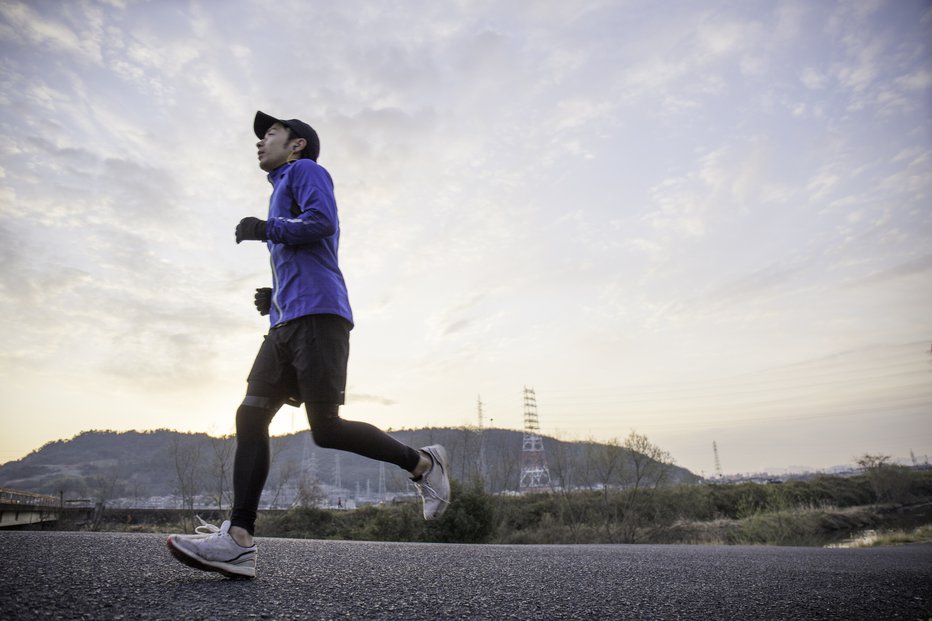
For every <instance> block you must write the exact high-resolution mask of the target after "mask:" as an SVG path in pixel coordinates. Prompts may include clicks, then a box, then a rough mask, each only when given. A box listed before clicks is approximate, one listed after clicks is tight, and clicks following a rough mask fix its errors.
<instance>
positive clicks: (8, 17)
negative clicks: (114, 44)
mask: <svg viewBox="0 0 932 621" xmlns="http://www.w3.org/2000/svg"><path fill="white" fill-rule="evenodd" d="M77 6H78V5H73V7H72V10H80V9H77V8H75V7H77ZM69 13H71V10H66V11H64V14H65V15H66V16H67V15H68V14H69ZM0 19H2V20H3V22H4V25H5V26H6V27H5V28H4V29H3V30H2V31H0V36H2V38H3V39H4V40H7V41H11V40H12V41H15V42H17V43H19V44H20V45H37V46H42V47H48V48H50V49H52V50H55V51H59V52H65V53H67V54H71V55H74V57H76V58H80V59H83V60H85V61H89V62H93V63H100V62H101V58H102V57H101V51H100V46H99V33H97V32H95V31H94V29H93V23H88V22H86V21H85V22H84V24H85V27H84V28H81V29H72V28H70V27H69V26H68V25H66V24H63V23H62V22H60V21H58V20H55V19H52V18H50V17H47V16H44V15H40V14H39V13H37V12H36V11H34V10H33V9H32V7H30V6H28V5H26V4H24V3H22V2H17V1H15V0H12V1H9V2H3V3H0Z"/></svg>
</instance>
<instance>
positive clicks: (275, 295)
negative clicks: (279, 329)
mask: <svg viewBox="0 0 932 621" xmlns="http://www.w3.org/2000/svg"><path fill="white" fill-rule="evenodd" d="M272 248H273V250H272V251H271V252H269V263H270V264H271V265H272V304H274V305H275V310H276V311H278V321H277V322H276V324H278V323H281V320H282V307H281V304H279V302H278V272H277V271H276V270H275V251H274V246H273V247H272Z"/></svg>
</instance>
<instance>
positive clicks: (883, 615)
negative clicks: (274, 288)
mask: <svg viewBox="0 0 932 621" xmlns="http://www.w3.org/2000/svg"><path fill="white" fill-rule="evenodd" d="M0 551H2V554H0V618H2V619H4V620H10V619H127V620H130V619H402V620H412V619H697V620H706V619H728V620H734V619H770V620H773V619H845V620H846V621H850V620H852V619H871V620H875V619H883V620H886V619H908V620H909V621H915V620H916V619H923V620H926V619H930V618H932V544H917V545H908V546H899V547H887V548H872V549H821V548H782V547H751V546H748V547H726V546H680V545H675V546H674V545H670V546H658V545H615V546H611V545H594V546H492V545H488V546H482V545H453V544H410V543H365V542H343V541H314V540H298V539H259V562H258V577H257V578H256V579H255V580H246V581H240V580H227V579H225V578H223V577H222V576H220V575H219V574H212V573H205V572H199V571H196V570H193V569H190V568H188V567H185V566H184V565H181V564H180V563H178V562H177V561H176V560H175V559H174V558H172V557H171V556H170V554H169V552H168V550H167V549H166V547H165V537H164V536H162V535H150V534H117V533H66V532H41V531H17V532H0Z"/></svg>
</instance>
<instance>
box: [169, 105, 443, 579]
mask: <svg viewBox="0 0 932 621" xmlns="http://www.w3.org/2000/svg"><path fill="white" fill-rule="evenodd" d="M253 129H254V130H255V133H256V136H257V137H258V138H259V142H258V143H257V144H256V148H257V149H258V157H259V168H261V169H262V170H264V171H265V172H266V173H268V180H269V182H270V183H271V184H272V197H271V200H270V201H269V213H268V219H267V220H261V219H259V218H254V217H247V218H243V219H242V220H241V221H240V223H239V225H237V227H236V243H237V244H239V243H241V242H243V241H250V240H254V241H262V242H265V243H266V245H267V246H268V248H269V252H270V253H271V264H272V287H271V288H260V289H257V290H256V296H255V304H256V308H257V309H258V311H259V313H261V314H262V315H266V314H267V315H269V320H270V325H271V327H270V329H269V332H268V335H266V336H265V340H264V341H263V343H262V345H261V346H260V348H259V353H258V355H257V356H256V361H255V362H254V363H253V367H252V371H250V373H249V376H248V379H247V387H246V396H245V398H244V399H243V402H242V404H241V405H240V406H239V409H238V410H237V411H236V456H235V458H234V464H233V510H232V513H231V515H230V519H229V520H227V521H225V522H223V524H222V525H221V526H220V527H219V528H218V527H216V526H213V525H207V524H202V526H199V527H198V529H197V530H198V532H199V533H200V534H197V535H171V536H170V537H169V538H168V548H169V549H170V550H171V552H172V554H173V555H174V556H175V558H177V559H178V560H179V561H181V562H182V563H184V564H186V565H189V566H191V567H195V568H197V569H202V570H205V571H215V572H219V573H222V574H224V575H226V576H228V577H233V578H254V577H255V575H256V551H257V547H256V543H255V541H254V536H255V523H256V513H257V510H258V507H259V497H260V495H261V494H262V488H263V487H264V485H265V481H266V478H267V477H268V474H269V465H270V462H269V455H270V452H269V424H270V423H271V421H272V418H273V417H274V416H275V413H276V412H278V410H279V408H281V406H282V405H284V404H286V403H287V404H289V405H293V406H299V405H300V404H301V403H304V406H305V408H306V410H307V417H308V422H309V423H310V426H311V433H312V435H313V438H314V442H315V443H316V444H317V445H318V446H321V447H324V448H332V449H339V450H342V451H350V452H352V453H356V454H358V455H363V456H365V457H369V458H371V459H376V460H379V461H384V462H388V463H392V464H395V465H397V466H399V467H401V468H404V469H405V470H407V471H408V472H410V473H411V479H412V481H414V484H415V485H416V486H417V489H418V492H419V493H420V495H421V498H422V500H423V503H424V519H427V520H431V519H434V518H436V517H438V516H440V515H441V514H442V513H443V512H444V510H446V508H447V505H448V504H449V502H450V481H449V478H448V476H447V455H446V451H445V450H444V448H443V447H442V446H440V445H436V444H435V445H432V446H426V447H424V448H421V449H415V448H412V447H410V446H406V445H404V444H402V443H401V442H398V441H397V440H395V439H394V438H392V437H391V436H389V435H388V434H386V433H385V432H383V431H381V430H379V429H377V428H376V427H374V426H372V425H370V424H368V423H362V422H355V421H348V420H343V419H342V418H340V414H339V410H340V406H341V405H342V404H343V402H344V396H345V395H344V391H345V389H346V364H347V359H348V357H349V333H350V330H352V328H353V313H352V311H351V310H350V304H349V297H348V295H347V290H346V284H345V282H344V280H343V274H342V272H341V271H340V267H339V265H338V261H337V253H338V247H339V241H340V223H339V219H338V217H337V204H336V199H335V198H334V193H333V180H332V179H331V177H330V173H328V172H327V171H326V170H325V169H324V168H323V167H322V166H320V165H319V164H318V163H317V157H318V155H319V153H320V141H319V139H318V137H317V132H315V131H314V129H313V128H312V127H311V126H310V125H308V124H307V123H305V122H303V121H300V120H298V119H291V120H287V121H283V120H279V119H277V118H275V117H272V116H269V115H268V114H265V113H264V112H261V111H260V112H257V113H256V118H255V122H254V124H253Z"/></svg>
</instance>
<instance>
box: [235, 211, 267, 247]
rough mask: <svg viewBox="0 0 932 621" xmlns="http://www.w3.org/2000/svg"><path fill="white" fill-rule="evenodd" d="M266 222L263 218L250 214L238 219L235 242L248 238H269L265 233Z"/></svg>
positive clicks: (263, 239)
mask: <svg viewBox="0 0 932 621" xmlns="http://www.w3.org/2000/svg"><path fill="white" fill-rule="evenodd" d="M267 224H268V223H267V222H266V221H265V220H260V219H259V218H253V217H252V216H250V217H248V218H243V219H242V220H240V221H239V224H237V225H236V243H237V244H238V243H240V242H241V241H246V240H249V239H254V240H257V241H266V240H267V239H268V238H269V237H268V234H267V233H266V225H267Z"/></svg>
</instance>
